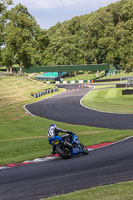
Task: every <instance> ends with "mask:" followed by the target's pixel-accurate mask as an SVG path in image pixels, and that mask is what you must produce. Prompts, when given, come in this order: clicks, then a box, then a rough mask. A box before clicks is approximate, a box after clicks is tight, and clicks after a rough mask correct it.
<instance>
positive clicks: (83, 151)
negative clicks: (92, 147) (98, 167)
mask: <svg viewBox="0 0 133 200" xmlns="http://www.w3.org/2000/svg"><path fill="white" fill-rule="evenodd" d="M80 146H81V149H82V153H83V154H84V155H88V154H89V151H88V149H87V148H86V147H85V146H84V145H83V144H81V143H80Z"/></svg>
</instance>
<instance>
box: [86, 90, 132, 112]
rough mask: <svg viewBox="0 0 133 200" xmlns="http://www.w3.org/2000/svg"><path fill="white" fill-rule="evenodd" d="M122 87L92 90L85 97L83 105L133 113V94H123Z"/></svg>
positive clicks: (103, 109)
mask: <svg viewBox="0 0 133 200" xmlns="http://www.w3.org/2000/svg"><path fill="white" fill-rule="evenodd" d="M121 91H122V89H119V88H110V89H107V88H106V89H102V90H100V89H99V90H92V91H91V92H90V93H88V94H87V95H86V96H85V97H84V98H83V99H82V103H83V105H85V106H87V107H88V108H92V109H95V110H100V111H105V112H114V113H129V114H132V113H133V95H122V92H121Z"/></svg>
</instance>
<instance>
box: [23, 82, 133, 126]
mask: <svg viewBox="0 0 133 200" xmlns="http://www.w3.org/2000/svg"><path fill="white" fill-rule="evenodd" d="M60 87H64V88H66V89H70V91H66V92H64V93H62V94H59V95H56V96H53V97H51V98H48V99H46V100H43V101H39V102H37V103H33V104H29V105H26V106H25V108H26V109H27V110H28V111H29V112H30V113H32V114H33V115H36V116H40V117H44V118H47V119H52V120H55V121H60V122H65V123H68V124H77V125H86V126H94V127H102V128H110V129H133V114H114V113H105V112H98V111H95V110H92V109H87V108H85V107H83V106H82V105H81V104H80V100H81V98H82V97H83V96H84V95H85V94H87V93H88V92H89V91H90V90H91V89H90V88H81V89H79V90H78V91H77V90H76V89H77V87H78V85H69V86H68V85H63V86H60ZM73 88H75V91H73V90H72V89H73Z"/></svg>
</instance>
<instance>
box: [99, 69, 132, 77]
mask: <svg viewBox="0 0 133 200" xmlns="http://www.w3.org/2000/svg"><path fill="white" fill-rule="evenodd" d="M128 76H133V72H129V73H125V72H124V71H122V72H120V73H118V74H115V75H112V76H105V77H102V78H100V79H112V78H122V77H128Z"/></svg>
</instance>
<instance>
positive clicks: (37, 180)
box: [0, 137, 133, 200]
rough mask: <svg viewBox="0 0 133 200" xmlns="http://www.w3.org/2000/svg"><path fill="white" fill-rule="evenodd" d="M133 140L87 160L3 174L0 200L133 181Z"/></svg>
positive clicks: (60, 161) (0, 173) (34, 199)
mask: <svg viewBox="0 0 133 200" xmlns="http://www.w3.org/2000/svg"><path fill="white" fill-rule="evenodd" d="M132 155H133V137H132V138H129V139H127V140H125V141H122V142H120V143H116V144H113V145H110V146H107V147H104V148H101V149H97V150H93V151H91V152H90V154H89V155H87V156H82V155H79V156H77V157H74V158H71V159H68V160H64V159H61V158H59V159H56V160H54V161H48V162H42V163H38V164H32V165H26V166H20V167H14V168H11V169H6V170H0V200H39V199H40V198H44V197H49V196H53V195H56V194H62V193H68V192H73V191H76V190H80V189H86V188H90V187H94V186H98V185H105V184H110V183H116V182H122V181H127V180H133V156H132Z"/></svg>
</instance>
